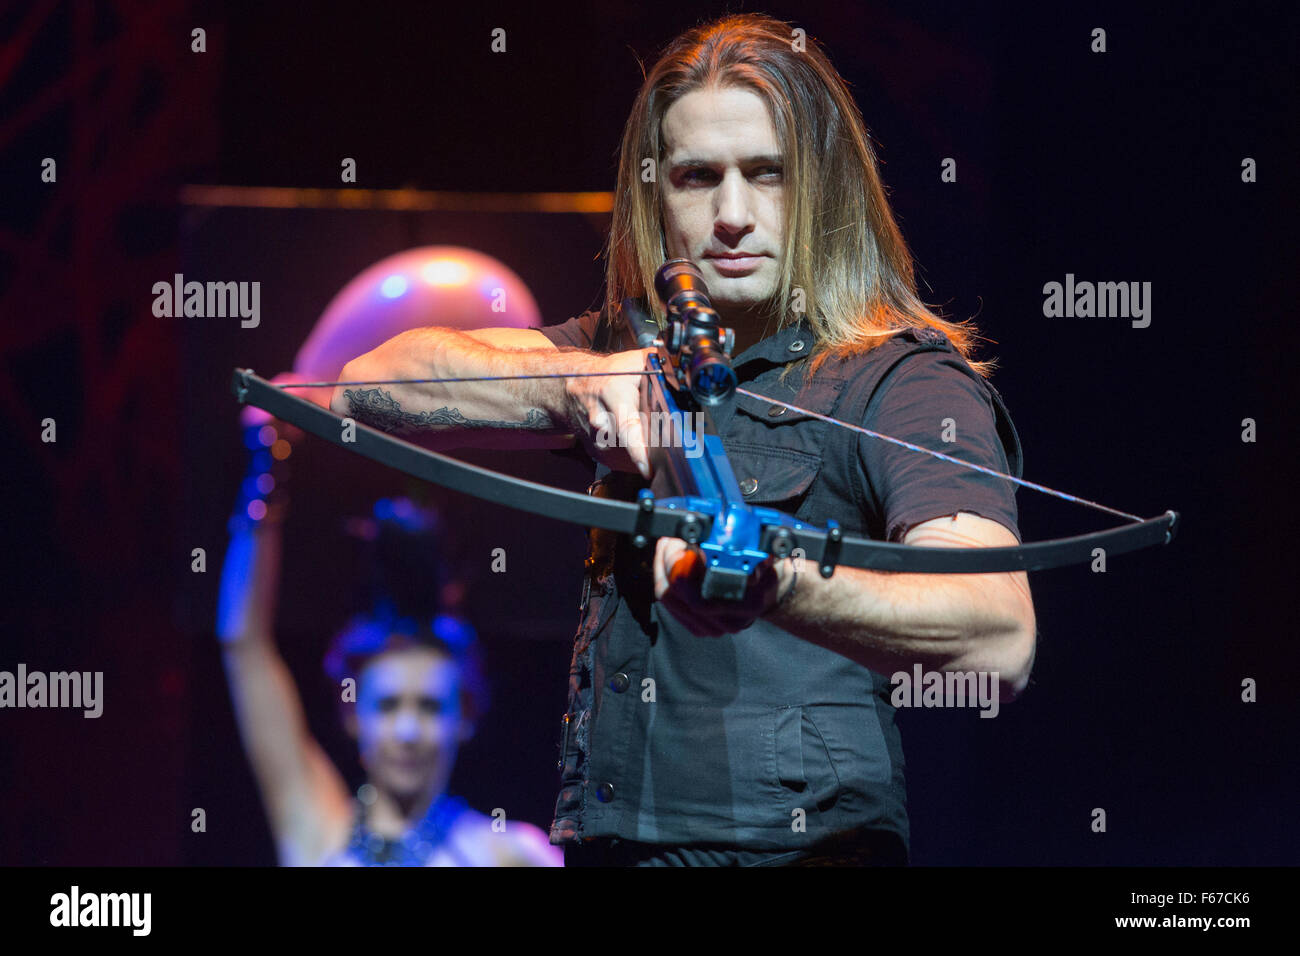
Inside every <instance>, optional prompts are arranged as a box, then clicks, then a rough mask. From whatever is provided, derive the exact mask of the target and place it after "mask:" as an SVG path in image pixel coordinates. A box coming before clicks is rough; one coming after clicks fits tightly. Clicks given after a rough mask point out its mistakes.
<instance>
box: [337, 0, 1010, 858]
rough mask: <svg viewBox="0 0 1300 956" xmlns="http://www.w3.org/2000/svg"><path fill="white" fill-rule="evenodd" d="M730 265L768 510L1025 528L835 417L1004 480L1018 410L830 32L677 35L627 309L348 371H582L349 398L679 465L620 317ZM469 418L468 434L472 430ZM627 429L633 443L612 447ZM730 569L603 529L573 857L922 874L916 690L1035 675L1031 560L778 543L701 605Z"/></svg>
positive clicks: (655, 116) (581, 701)
mask: <svg viewBox="0 0 1300 956" xmlns="http://www.w3.org/2000/svg"><path fill="white" fill-rule="evenodd" d="M677 257H684V258H689V259H691V260H693V261H694V262H695V263H696V264H697V265H698V266H699V268H700V270H701V271H702V273H703V275H704V278H705V281H706V283H707V285H708V288H709V290H710V293H711V298H712V302H713V304H714V306H715V307H716V308H717V310H718V311H719V313H720V314H721V316H722V324H723V325H724V326H728V327H731V328H733V329H734V330H735V346H734V350H733V367H734V369H735V371H736V374H737V377H738V378H739V380H740V382H741V384H743V385H744V386H745V387H746V388H747V389H749V390H751V391H754V392H757V393H759V394H764V395H769V396H771V397H772V398H774V399H777V400H779V401H781V402H787V403H790V404H793V405H797V406H799V407H800V408H802V409H805V410H807V411H810V412H813V413H816V414H815V415H809V414H806V413H805V412H795V411H791V410H789V409H788V408H786V407H785V406H783V405H780V404H775V403H773V404H769V403H766V402H762V401H759V400H756V399H752V398H749V397H740V398H738V399H737V401H736V410H735V414H734V415H732V416H731V417H730V418H728V419H727V420H726V422H725V424H724V425H720V426H719V427H720V434H721V437H722V440H723V443H724V447H725V448H726V451H727V455H728V458H729V459H730V461H731V463H732V465H733V468H734V469H735V472H736V475H737V477H738V479H740V481H739V484H740V489H741V491H742V493H743V494H744V495H745V498H746V500H747V501H749V502H752V503H754V504H760V505H764V506H767V507H773V508H779V509H780V510H782V511H785V512H787V513H790V514H793V515H795V516H796V517H797V518H799V519H801V520H804V521H807V522H809V523H812V524H817V525H824V524H825V522H826V521H827V520H828V519H832V518H833V519H835V520H836V521H838V522H840V524H841V526H842V527H843V528H844V529H845V531H847V532H851V533H857V534H864V535H869V536H871V537H875V538H883V539H888V540H892V541H901V542H903V543H906V544H910V545H922V546H931V547H937V546H949V547H996V546H1007V545H1015V544H1017V543H1019V539H1018V532H1017V527H1016V522H1017V513H1016V506H1015V499H1014V489H1013V488H1012V487H1010V485H1009V483H1007V482H1005V481H1003V480H1001V479H996V478H992V477H990V476H986V475H983V474H980V473H977V472H975V471H972V470H969V469H962V468H957V467H955V466H952V465H951V464H950V463H947V462H943V461H939V460H936V459H934V458H933V457H931V456H926V455H921V454H918V453H916V452H913V451H910V450H908V449H903V448H899V447H896V446H894V445H890V444H885V443H881V442H878V441H875V440H873V439H872V438H870V437H869V436H866V435H863V434H861V433H858V432H853V431H851V430H848V429H842V428H837V427H835V426H833V425H831V424H830V423H828V422H826V421H824V420H822V419H821V418H818V417H817V416H818V415H824V416H828V417H830V418H835V419H839V420H841V421H846V422H849V423H851V424H858V425H862V426H864V427H866V428H870V429H873V430H877V431H880V432H884V433H886V434H889V435H893V436H896V437H899V438H903V439H906V440H908V441H911V442H914V443H916V444H919V445H922V446H923V447H927V448H932V449H934V450H941V451H944V452H947V453H949V454H953V455H955V456H956V457H959V458H963V459H965V460H967V461H969V462H973V463H976V464H981V465H984V466H986V467H989V468H992V469H995V470H997V471H999V472H1004V473H1006V472H1009V471H1013V470H1017V471H1018V469H1019V467H1020V449H1019V443H1018V439H1017V438H1016V434H1015V429H1014V426H1013V425H1012V423H1011V420H1010V417H1009V416H1008V414H1007V411H1006V409H1005V407H1004V406H1003V403H1002V400H1001V398H1000V397H999V396H998V394H997V392H996V391H995V390H994V389H993V388H992V386H991V385H990V384H989V383H988V382H987V375H988V373H989V371H990V369H989V366H988V364H986V363H982V362H979V361H976V360H975V358H974V355H973V353H972V347H973V341H974V338H975V331H974V329H973V328H972V327H971V326H970V324H969V323H954V322H951V321H947V320H944V319H943V318H941V317H939V316H938V315H936V314H935V313H933V312H932V311H930V310H929V309H928V308H927V307H926V306H925V305H924V304H923V303H922V302H921V300H920V299H919V297H918V295H917V292H916V286H915V279H914V277H913V273H912V262H911V257H910V255H909V253H908V250H907V247H906V245H905V243H904V241H903V238H902V236H901V234H900V232H899V229H898V226H897V224H896V223H895V221H894V218H893V215H892V213H891V211H890V208H889V204H888V201H887V199H886V196H885V190H884V187H883V185H882V182H881V179H880V175H879V172H878V170H877V162H876V158H875V155H874V153H873V151H872V147H871V144H870V141H869V139H868V135H867V132H866V130H865V128H864V125H863V121H862V117H861V114H860V113H859V111H858V109H857V107H856V105H855V104H854V101H853V98H852V96H851V94H850V93H849V91H848V89H847V87H846V85H845V83H844V81H843V80H842V79H841V77H840V76H839V74H838V73H837V72H836V71H835V69H834V68H833V67H832V66H831V64H830V61H829V60H828V59H827V57H826V55H825V54H824V53H823V51H822V50H821V48H820V47H819V46H818V44H817V43H816V41H815V40H813V39H812V38H811V37H805V36H803V34H802V32H801V31H795V30H794V29H793V28H792V27H791V26H790V25H789V24H786V23H782V22H780V21H777V20H774V19H771V18H769V17H765V16H761V15H743V16H733V17H727V18H725V19H722V20H719V21H716V22H713V23H709V24H705V25H702V26H699V27H696V28H694V29H692V30H690V31H688V32H686V33H685V34H683V35H682V36H680V37H678V38H677V39H676V40H674V41H673V42H672V43H671V44H670V45H669V46H668V48H667V49H666V50H665V51H664V52H663V54H662V55H661V57H660V59H659V60H658V62H657V63H656V64H655V65H654V67H653V68H652V69H651V70H650V72H649V73H648V74H647V76H646V78H645V82H644V84H643V85H642V88H641V91H640V94H639V95H638V97H637V99H636V102H635V103H634V105H633V107H632V112H631V115H630V116H629V118H628V122H627V125H626V128H625V131H624V134H623V141H622V151H621V157H620V164H619V173H618V183H617V192H616V196H615V205H614V216H613V225H612V228H611V230H610V234H609V239H608V246H607V249H606V270H607V271H606V290H605V296H604V304H603V307H602V308H601V309H600V310H598V311H591V312H587V313H584V314H582V315H579V316H577V317H576V318H574V319H571V320H569V321H568V322H566V323H563V324H561V325H558V326H553V327H550V328H547V329H544V330H541V331H535V330H509V329H491V330H480V331H474V332H468V333H460V332H455V331H451V330H448V329H442V328H429V329H418V330H414V331H411V332H407V333H404V334H403V335H400V336H397V337H396V338H394V339H391V340H389V341H388V342H386V343H384V344H383V345H382V346H380V347H379V348H377V349H375V350H373V351H372V352H369V353H367V354H365V355H363V356H361V357H359V358H357V359H355V360H353V361H352V362H351V363H349V364H348V365H347V366H346V367H345V368H344V370H343V373H342V376H341V378H342V379H343V380H345V381H352V380H360V381H368V380H370V381H372V380H376V379H383V380H389V379H394V378H423V379H430V378H464V377H474V376H489V375H492V376H500V375H510V374H515V375H522V374H534V375H536V374H557V373H558V374H561V375H567V376H572V377H567V378H560V379H531V380H521V381H506V382H501V381H494V382H472V383H459V384H451V385H447V384H430V383H425V384H409V385H392V386H384V387H382V388H367V387H355V386H340V387H338V388H337V389H336V390H335V393H334V396H333V399H332V407H333V408H334V409H335V410H336V411H338V412H340V413H343V414H347V415H352V416H355V417H358V418H362V419H364V420H367V421H370V422H372V423H374V424H376V425H378V426H380V427H384V428H388V429H390V430H394V431H398V432H403V433H415V432H418V433H419V434H420V435H421V437H422V439H423V440H425V441H426V442H432V443H434V444H435V445H441V446H442V447H457V446H462V445H466V444H479V445H482V444H495V445H498V446H501V447H514V448H568V447H572V446H574V445H575V443H578V444H580V445H581V447H582V448H583V449H584V450H585V451H586V452H587V453H588V454H589V455H590V456H591V457H592V458H593V459H594V460H595V461H596V462H597V467H596V470H597V481H596V483H595V484H594V485H593V493H595V494H601V495H611V496H617V497H620V498H625V499H632V498H634V496H635V493H636V491H637V489H638V488H639V487H641V486H643V485H644V484H645V483H646V479H647V478H648V477H649V462H648V457H647V453H646V447H645V445H646V437H645V435H644V434H643V430H642V427H641V417H640V415H639V411H640V409H639V379H638V378H637V377H636V376H633V375H628V376H611V375H605V376H597V377H590V376H589V377H581V373H584V372H604V373H608V372H639V371H641V370H642V369H643V368H644V367H645V358H646V353H647V350H645V349H638V348H636V347H635V343H634V342H633V341H632V340H631V336H630V334H629V333H628V332H627V331H626V330H625V328H624V326H625V322H624V321H623V316H622V309H623V306H622V303H623V302H624V300H625V299H632V300H634V301H637V302H638V307H639V308H640V309H643V310H645V311H647V312H649V313H650V314H652V315H653V316H654V317H655V318H656V320H657V321H658V322H659V324H660V325H661V327H662V325H663V324H664V310H663V308H662V306H661V305H660V304H659V303H658V302H657V301H656V297H655V296H654V294H653V277H654V274H655V272H656V270H657V268H658V267H659V266H660V264H661V263H662V262H663V261H664V260H665V259H668V258H677ZM448 422H454V423H455V424H454V425H448V424H447V423H448ZM611 431H612V432H613V433H614V434H616V435H617V436H619V440H618V441H617V442H615V443H612V444H611V443H609V442H607V441H605V440H604V438H603V436H606V435H608V434H610V433H611ZM701 572H702V559H701V556H700V554H699V553H698V552H697V551H695V550H693V549H691V548H689V547H688V546H687V545H686V543H685V542H683V541H680V540H677V539H660V540H658V541H657V542H656V546H655V549H654V553H653V556H652V557H651V558H649V559H647V558H646V556H645V555H643V554H642V553H641V552H638V551H636V550H635V549H633V548H632V547H631V545H630V544H629V543H628V542H627V541H626V540H623V539H622V538H618V537H616V536H613V535H608V534H605V533H597V532H593V535H592V547H591V554H590V556H589V558H588V561H587V580H586V581H585V582H584V591H583V599H582V607H583V611H584V617H583V619H582V622H581V624H580V627H579V632H578V635H577V640H576V642H575V647H574V654H573V663H572V666H571V672H570V688H569V689H570V703H569V708H568V712H567V713H566V714H565V715H564V718H563V731H562V759H561V782H560V796H559V800H558V802H557V807H556V816H555V820H554V822H553V824H552V827H551V842H552V843H556V844H560V845H563V846H564V848H565V862H566V865H588V864H594V865H609V864H631V865H692V864H719V865H746V866H748V865H784V864H797V865H817V864H827V863H830V864H834V863H903V862H906V860H907V855H908V821H907V813H906V803H905V791H904V783H903V755H902V747H901V743H900V740H899V734H898V730H897V728H896V726H895V723H894V712H893V706H892V704H891V702H890V681H889V679H888V677H889V675H891V674H893V673H896V672H898V671H900V670H905V671H909V672H910V671H911V669H912V668H913V667H914V666H915V665H919V666H921V667H922V668H923V669H924V670H927V671H931V672H950V671H959V672H963V673H969V672H981V673H984V674H989V675H995V678H994V679H995V680H996V682H997V689H998V693H999V695H1000V697H1001V698H1002V699H1004V700H1009V699H1011V698H1014V697H1015V696H1016V695H1017V694H1019V693H1020V692H1021V691H1022V690H1023V689H1024V687H1025V686H1026V684H1027V683H1028V680H1029V672H1030V668H1031V666H1032V659H1033V652H1034V645H1035V620H1034V610H1033V602H1032V599H1031V597H1030V594H1029V588H1028V582H1027V579H1026V576H1025V575H1024V574H1023V573H1006V574H973V575H926V574H895V573H882V572H873V571H864V570H858V569H851V568H839V569H837V570H836V572H835V574H834V576H833V577H832V578H830V579H828V580H827V579H822V578H821V577H820V576H819V575H816V574H809V573H800V569H799V565H798V559H797V558H787V559H784V560H780V561H777V560H774V559H769V560H768V561H765V562H764V563H763V564H762V565H760V567H759V568H758V569H757V570H756V571H755V572H754V575H753V576H752V579H751V581H750V586H749V587H748V588H747V591H746V598H745V600H744V601H743V602H740V603H726V602H720V601H706V600H704V599H703V598H702V597H701V595H700V593H699V586H698V585H699V581H700V576H701Z"/></svg>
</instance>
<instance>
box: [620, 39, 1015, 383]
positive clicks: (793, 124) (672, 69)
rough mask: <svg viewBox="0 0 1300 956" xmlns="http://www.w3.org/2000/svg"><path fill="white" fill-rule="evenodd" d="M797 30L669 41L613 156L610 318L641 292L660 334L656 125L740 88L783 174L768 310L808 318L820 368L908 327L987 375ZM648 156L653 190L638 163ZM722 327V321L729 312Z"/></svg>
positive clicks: (811, 47)
mask: <svg viewBox="0 0 1300 956" xmlns="http://www.w3.org/2000/svg"><path fill="white" fill-rule="evenodd" d="M794 45H795V34H794V28H793V27H791V25H790V24H788V23H784V22H782V21H780V20H776V19H774V18H772V17H768V16H765V15H762V14H742V15H736V16H728V17H724V18H722V19H720V20H716V21H713V22H712V23H706V24H702V25H700V26H697V27H695V28H693V29H691V30H688V31H687V32H686V33H683V34H682V35H681V36H679V37H678V38H677V39H676V40H674V41H673V42H672V43H671V44H670V45H669V46H668V47H667V49H666V50H665V51H664V52H663V54H662V55H661V56H660V58H659V61H658V62H657V63H655V65H654V67H653V68H652V69H651V70H650V72H649V74H647V75H646V78H645V82H644V83H643V84H642V85H641V90H640V92H639V93H638V95H637V98H636V102H635V103H634V104H633V106H632V112H631V114H630V115H629V116H628V120H627V125H626V126H625V127H624V130H623V140H622V145H621V148H620V152H619V167H618V183H617V188H616V192H615V196H614V214H613V223H612V225H611V228H610V232H609V238H608V240H607V244H606V249H605V257H606V266H605V272H606V275H605V277H606V283H605V288H606V309H607V313H608V314H609V315H611V316H616V315H618V314H619V313H620V311H621V303H622V300H623V299H624V298H625V297H627V296H634V297H640V296H644V297H645V298H646V300H647V304H648V305H649V307H650V309H651V311H652V313H653V315H654V316H655V318H656V319H657V320H658V321H659V323H660V325H661V326H662V325H663V323H664V320H665V316H664V309H663V306H662V304H661V303H660V302H659V301H658V297H657V296H656V295H655V294H654V275H655V271H656V270H657V269H658V268H659V266H660V265H661V264H662V263H663V260H664V240H663V235H664V233H663V212H662V206H661V201H660V193H659V186H658V178H659V176H658V171H659V170H663V169H666V165H667V164H666V159H667V154H666V150H665V148H664V143H663V138H662V134H661V124H662V121H663V117H664V114H665V113H666V112H667V111H668V109H669V107H671V106H672V105H673V103H675V102H676V101H677V100H679V99H681V98H682V97H683V96H685V95H686V94H687V93H691V92H693V91H695V90H699V89H707V88H713V87H726V86H733V87H739V88H742V89H747V90H750V91H752V92H754V93H756V94H758V95H759V96H760V97H762V98H763V100H764V101H765V102H766V103H767V106H768V110H769V113H770V115H771V117H772V120H773V125H774V127H775V130H776V135H777V139H778V141H779V142H780V143H781V146H782V153H783V156H784V168H785V177H784V182H785V191H784V197H785V201H784V229H785V234H784V237H783V242H782V246H783V248H782V257H781V277H780V281H779V282H778V284H777V288H776V290H775V291H774V292H773V294H772V296H771V297H770V298H769V299H768V301H767V303H766V306H765V308H766V311H767V313H768V314H769V315H770V316H774V317H775V318H776V319H777V323H778V324H777V328H778V329H780V328H782V327H784V326H785V325H786V324H788V323H789V322H791V321H796V320H797V318H798V316H797V315H796V314H795V312H794V308H793V307H794V305H796V304H798V302H797V297H796V293H797V291H801V292H802V295H803V302H802V305H803V309H802V312H803V313H804V314H806V315H807V317H808V320H809V322H810V324H811V326H812V328H813V332H814V335H815V337H816V343H815V347H814V349H813V352H812V355H811V356H810V359H811V366H810V367H811V370H812V371H815V370H816V369H817V368H818V367H819V366H820V365H821V364H822V363H823V362H824V361H825V360H826V359H828V358H830V357H831V356H833V355H834V356H837V357H848V356H851V355H854V354H858V353H861V352H865V351H869V350H870V349H872V348H875V347H876V346H877V345H879V344H881V343H882V342H884V341H886V339H887V338H888V337H890V336H892V335H895V334H897V333H898V332H899V331H901V330H902V329H905V328H909V327H912V328H934V329H938V330H939V331H941V332H942V333H943V334H944V335H946V336H947V337H948V339H949V341H951V342H952V344H953V346H954V347H955V348H956V349H957V350H958V351H959V352H960V353H961V355H962V357H963V358H965V359H966V360H967V361H968V362H969V363H970V365H971V367H972V368H973V369H974V370H975V371H976V372H978V373H979V374H980V375H984V376H987V375H988V374H989V373H990V372H991V371H992V368H993V363H992V362H983V361H976V360H975V359H974V358H973V354H974V345H975V341H976V339H978V338H979V335H978V332H977V330H976V329H975V327H974V325H973V323H972V322H971V321H970V320H965V321H962V322H953V321H949V320H946V319H943V318H941V317H940V316H939V315H938V314H937V313H936V312H934V311H932V310H931V308H930V307H928V306H926V304H925V303H924V302H922V301H921V299H920V297H919V295H918V294H917V291H916V279H915V277H914V275H913V265H912V255H911V253H910V252H909V251H908V248H907V243H906V242H905V241H904V239H903V235H902V233H901V232H900V231H899V228H898V224H897V223H896V222H895V221H894V215H893V212H892V211H891V210H890V208H889V201H888V199H887V198H886V196H885V187H884V184H883V183H882V182H881V179H880V172H879V170H878V168H877V161H876V155H875V151H874V150H873V149H872V146H871V141H870V138H869V136H868V134H867V130H866V127H865V125H864V123H863V120H862V114H861V112H860V111H859V110H858V107H857V104H856V103H855V102H854V100H853V96H852V95H851V94H850V92H849V89H848V86H847V84H846V83H845V82H844V80H843V78H841V77H840V75H839V73H838V72H837V71H836V70H835V68H834V67H833V66H832V65H831V63H830V60H829V59H827V57H826V54H825V53H824V52H822V50H821V47H820V46H819V45H818V44H817V42H816V41H815V40H813V38H812V37H805V38H804V39H803V46H804V48H803V49H802V50H798V51H796V50H795V48H794ZM646 159H652V160H653V161H654V169H655V170H656V176H655V177H654V181H650V182H645V181H643V178H642V167H643V164H644V161H645V160H646ZM724 320H725V316H724Z"/></svg>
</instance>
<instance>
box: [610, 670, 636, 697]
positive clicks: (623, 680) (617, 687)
mask: <svg viewBox="0 0 1300 956" xmlns="http://www.w3.org/2000/svg"><path fill="white" fill-rule="evenodd" d="M631 686H632V678H630V677H628V676H627V675H626V674H624V673H623V672H622V671H619V672H618V673H617V674H615V675H614V676H613V677H611V678H610V679H609V689H610V690H612V691H613V692H614V693H616V694H621V693H623V691H625V690H627V689H628V688H629V687H631Z"/></svg>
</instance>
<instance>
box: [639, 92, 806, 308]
mask: <svg viewBox="0 0 1300 956" xmlns="http://www.w3.org/2000/svg"><path fill="white" fill-rule="evenodd" d="M663 137H664V144H665V146H666V148H667V153H668V170H667V174H666V175H664V176H661V177H660V183H661V188H662V190H663V202H664V237H665V239H666V240H667V246H668V255H669V256H670V257H672V258H678V257H685V258H687V259H691V260H693V261H694V262H695V264H696V265H697V266H699V267H700V271H701V272H703V273H704V281H705V283H706V284H707V285H708V287H709V296H710V298H711V299H712V300H713V304H714V305H715V306H717V308H718V311H719V312H721V313H722V318H723V320H724V321H725V320H726V319H727V312H728V310H738V311H746V310H749V309H752V308H753V307H754V306H756V305H758V304H759V303H761V302H762V301H763V300H764V299H766V298H767V297H768V296H770V295H771V294H772V293H773V292H774V291H775V289H776V287H777V282H778V280H779V278H780V274H781V239H782V232H783V226H782V218H781V216H782V199H783V188H784V187H783V181H784V167H783V165H782V157H781V147H780V145H779V144H778V142H777V137H776V130H775V129H774V128H773V126H772V120H771V117H770V116H768V112H767V105H766V104H765V103H764V101H763V100H762V98H760V97H759V96H758V94H756V93H753V92H751V91H749V90H746V89H741V88H738V87H724V88H722V89H701V90H696V91H694V92H692V93H687V94H686V95H685V96H683V97H682V98H681V99H679V100H678V101H677V102H676V103H674V104H673V105H672V106H670V107H669V108H668V111H667V112H666V113H665V114H664V118H663ZM742 255H743V256H744V257H743V258H729V257H736V256H742Z"/></svg>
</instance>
